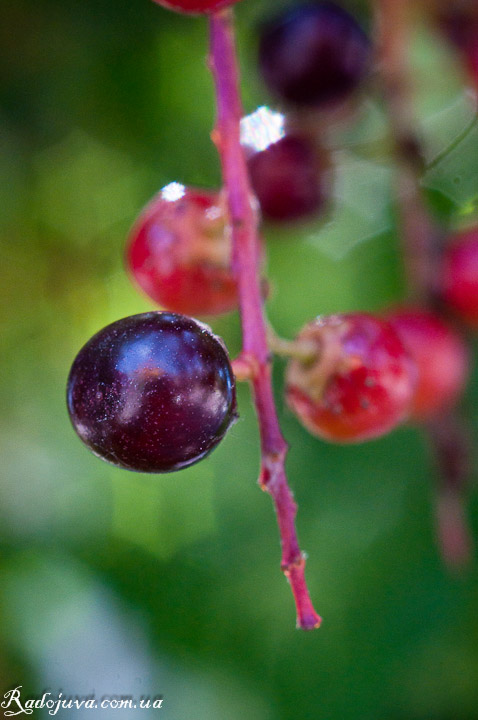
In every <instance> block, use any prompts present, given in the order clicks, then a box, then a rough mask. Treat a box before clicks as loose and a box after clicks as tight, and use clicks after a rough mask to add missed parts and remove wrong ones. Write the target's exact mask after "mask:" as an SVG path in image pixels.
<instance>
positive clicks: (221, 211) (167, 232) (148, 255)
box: [126, 183, 238, 315]
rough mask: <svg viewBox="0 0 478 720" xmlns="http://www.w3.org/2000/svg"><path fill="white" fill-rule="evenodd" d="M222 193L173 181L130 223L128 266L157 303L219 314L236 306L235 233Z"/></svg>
mask: <svg viewBox="0 0 478 720" xmlns="http://www.w3.org/2000/svg"><path fill="white" fill-rule="evenodd" d="M225 212H226V211H225V204H224V200H223V198H222V196H221V195H220V194H218V193H214V192H210V191H206V190H197V189H194V188H185V187H184V186H183V185H180V184H179V183H170V185H167V186H166V187H165V188H163V190H162V191H161V192H160V193H158V194H157V195H156V196H155V197H154V198H153V200H152V201H151V202H150V203H149V205H147V207H146V208H145V209H144V210H143V212H142V213H141V215H140V216H139V218H138V220H137V221H136V223H135V225H134V227H133V228H132V230H131V232H130V236H129V240H128V247H127V253H126V255H127V257H126V261H127V265H128V268H129V270H130V272H131V274H132V276H133V278H134V279H135V280H136V282H137V283H138V285H139V286H140V287H141V288H142V290H144V292H145V293H146V294H147V295H149V297H150V298H152V299H153V300H154V301H155V302H156V303H158V305H160V306H161V307H163V308H166V309H167V310H171V311H173V312H178V313H184V314H185V315H216V314H220V313H224V312H228V311H230V310H233V309H234V308H236V307H237V304H238V298H237V286H236V281H235V279H234V276H233V273H232V269H231V238H230V233H229V230H228V227H227V223H226V219H225Z"/></svg>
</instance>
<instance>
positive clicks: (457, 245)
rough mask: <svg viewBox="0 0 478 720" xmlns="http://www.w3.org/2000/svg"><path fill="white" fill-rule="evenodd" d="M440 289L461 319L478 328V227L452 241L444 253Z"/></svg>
mask: <svg viewBox="0 0 478 720" xmlns="http://www.w3.org/2000/svg"><path fill="white" fill-rule="evenodd" d="M439 290H440V292H441V296H442V298H443V300H444V301H445V303H446V304H447V305H449V307H450V308H452V309H453V311H454V312H455V313H456V315H457V316H458V317H460V318H461V319H462V320H464V321H465V322H466V323H468V324H469V325H471V326H472V327H474V328H478V228H476V227H475V228H472V229H470V230H466V231H464V232H461V233H459V234H457V235H456V236H455V237H453V238H451V242H450V245H449V246H448V247H447V248H446V250H445V252H444V254H443V265H442V273H441V278H440V287H439Z"/></svg>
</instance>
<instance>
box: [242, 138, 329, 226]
mask: <svg viewBox="0 0 478 720" xmlns="http://www.w3.org/2000/svg"><path fill="white" fill-rule="evenodd" d="M248 169H249V175H250V178H251V185H252V188H253V190H254V192H255V194H256V195H257V199H258V200H259V205H260V207H261V211H262V213H263V215H264V216H265V217H266V218H268V219H270V220H275V221H291V220H300V219H302V218H306V217H308V216H311V215H315V214H317V213H319V212H320V211H321V210H322V209H323V207H324V205H325V204H326V202H327V196H328V192H327V188H328V178H327V163H326V162H325V155H324V153H323V152H320V151H319V149H318V148H317V147H316V146H315V145H314V144H313V143H312V142H311V141H309V140H308V139H307V138H305V137H302V136H300V135H285V136H284V137H282V138H281V139H280V140H278V141H277V142H274V143H271V144H270V145H269V146H268V147H266V148H265V149H264V150H260V151H258V152H255V153H251V154H250V156H249V158H248Z"/></svg>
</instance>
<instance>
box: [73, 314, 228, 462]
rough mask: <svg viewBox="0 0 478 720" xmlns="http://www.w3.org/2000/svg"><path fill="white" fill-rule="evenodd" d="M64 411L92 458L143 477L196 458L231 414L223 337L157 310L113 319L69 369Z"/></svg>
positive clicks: (204, 452)
mask: <svg viewBox="0 0 478 720" xmlns="http://www.w3.org/2000/svg"><path fill="white" fill-rule="evenodd" d="M67 406H68V412H69V414H70V419H71V422H72V424H73V427H74V429H75V431H76V432H77V434H78V436H79V437H80V439H81V440H82V441H83V443H84V444H85V445H86V446H87V447H88V448H89V449H90V450H91V451H92V452H93V453H94V454H95V455H97V456H98V457H100V458H101V459H102V460H105V461H107V462H109V463H111V464H113V465H116V466H117V467H121V468H125V469H127V470H134V471H137V472H147V473H165V472H172V471H175V470H181V469H183V468H186V467H189V466H190V465H192V464H194V463H196V462H198V461H199V460H202V459H203V458H204V457H206V456H207V455H208V454H209V453H210V452H211V451H212V450H213V449H214V448H215V447H216V446H217V445H218V443H219V442H220V441H221V440H222V438H223V437H224V435H225V434H226V432H227V430H228V429H229V427H230V425H231V424H232V423H233V422H234V421H235V419H236V416H237V413H236V390H235V379H234V375H233V372H232V368H231V364H230V362H229V357H228V354H227V351H226V348H225V346H224V344H223V342H222V340H221V339H220V338H218V337H217V336H216V335H214V334H213V333H212V332H211V330H210V328H209V327H208V326H207V325H204V324H203V323H200V322H198V321H197V320H194V319H193V318H188V317H185V316H183V315H177V314H173V313H167V312H159V311H156V312H148V313H143V314H140V315H132V316H130V317H126V318H123V319H122V320H118V321H116V322H114V323H112V324H111V325H108V326H107V327H105V328H104V329H103V330H101V331H100V332H98V333H97V334H96V335H94V336H93V337H92V338H91V340H89V342H87V343H86V345H85V346H84V347H83V348H82V349H81V350H80V352H79V353H78V355H77V357H76V359H75V361H74V362H73V365H72V368H71V371H70V375H69V378H68V385H67Z"/></svg>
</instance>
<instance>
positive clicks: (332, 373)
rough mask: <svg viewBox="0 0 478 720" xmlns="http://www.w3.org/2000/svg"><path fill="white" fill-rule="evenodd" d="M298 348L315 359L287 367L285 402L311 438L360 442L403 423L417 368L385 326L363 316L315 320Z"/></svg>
mask: <svg viewBox="0 0 478 720" xmlns="http://www.w3.org/2000/svg"><path fill="white" fill-rule="evenodd" d="M297 342H298V343H303V344H304V347H305V346H311V347H314V346H315V348H316V352H317V355H316V357H315V358H313V357H311V359H310V361H309V362H307V361H304V360H299V359H293V360H291V361H290V363H289V366H288V368H287V375H286V398H287V402H288V404H289V406H290V408H291V409H292V410H293V412H294V413H295V414H296V415H297V417H298V418H299V420H300V421H301V422H302V424H303V425H305V427H306V428H307V429H308V430H309V431H310V432H311V433H312V434H313V435H318V436H319V437H322V438H325V439H326V440H332V441H335V442H360V441H362V440H369V439H370V438H375V437H379V436H380V435H384V434H385V433H387V432H388V431H389V430H391V429H392V428H394V427H396V426H397V425H398V424H399V423H401V422H403V421H404V420H406V419H407V417H408V413H409V410H410V407H411V404H412V400H413V394H414V390H415V383H416V367H415V364H414V362H413V361H412V360H411V359H410V357H409V355H408V353H407V352H406V351H405V349H404V347H403V345H402V343H401V341H400V340H399V338H398V336H397V334H396V333H395V331H394V330H393V328H392V327H391V326H390V325H389V324H388V323H387V322H385V321H384V320H381V319H379V318H376V317H373V316H371V315H367V314H364V313H351V314H346V315H331V316H329V317H318V318H316V319H315V320H313V321H312V322H310V323H309V324H308V325H306V326H305V327H304V328H303V329H302V330H301V332H300V333H299V335H298V338H297Z"/></svg>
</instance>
